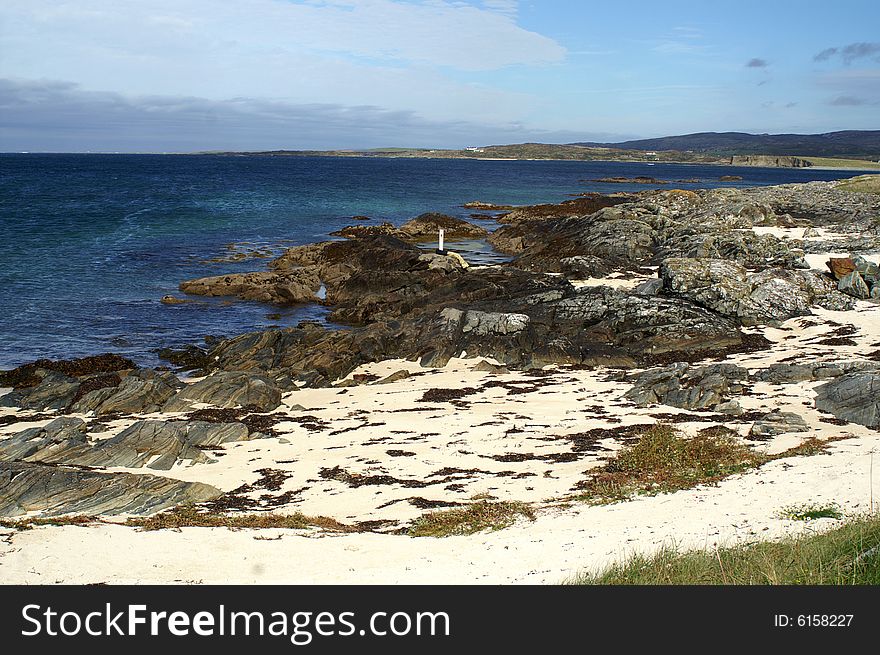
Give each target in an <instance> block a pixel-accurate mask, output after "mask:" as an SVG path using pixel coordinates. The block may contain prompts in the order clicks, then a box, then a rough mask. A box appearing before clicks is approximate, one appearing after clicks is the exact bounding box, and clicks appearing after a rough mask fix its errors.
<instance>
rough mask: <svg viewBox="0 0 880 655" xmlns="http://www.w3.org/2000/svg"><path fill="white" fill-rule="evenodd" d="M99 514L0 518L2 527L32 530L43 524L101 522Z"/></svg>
mask: <svg viewBox="0 0 880 655" xmlns="http://www.w3.org/2000/svg"><path fill="white" fill-rule="evenodd" d="M101 522H102V521H101V519H99V518H98V517H97V516H84V515H82V514H74V515H71V516H50V517H45V518H44V517H39V518H37V517H34V518H25V519H0V528H11V529H13V530H30V529H32V528H36V527H39V526H42V525H91V524H93V523H101Z"/></svg>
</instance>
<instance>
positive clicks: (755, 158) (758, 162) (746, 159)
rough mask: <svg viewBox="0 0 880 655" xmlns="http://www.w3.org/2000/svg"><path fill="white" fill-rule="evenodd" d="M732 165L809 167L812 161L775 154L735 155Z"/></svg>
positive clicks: (731, 161) (731, 160) (731, 159)
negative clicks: (775, 155) (776, 155)
mask: <svg viewBox="0 0 880 655" xmlns="http://www.w3.org/2000/svg"><path fill="white" fill-rule="evenodd" d="M730 164H731V165H732V166H775V167H778V168H807V167H808V166H812V165H813V164H812V162H809V161H807V160H806V159H799V158H797V157H774V156H773V155H734V156H733V157H731V158H730Z"/></svg>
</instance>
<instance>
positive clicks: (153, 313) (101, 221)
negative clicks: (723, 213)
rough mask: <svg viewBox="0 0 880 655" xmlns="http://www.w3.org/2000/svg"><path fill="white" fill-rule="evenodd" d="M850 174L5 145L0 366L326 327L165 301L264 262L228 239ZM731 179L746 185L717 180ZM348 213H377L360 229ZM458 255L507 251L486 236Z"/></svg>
mask: <svg viewBox="0 0 880 655" xmlns="http://www.w3.org/2000/svg"><path fill="white" fill-rule="evenodd" d="M854 174H857V173H855V172H852V171H829V170H814V169H783V168H733V167H717V166H701V165H686V164H661V163H657V164H655V165H647V164H642V163H616V162H574V161H477V160H446V159H385V158H344V157H340V158H336V157H264V156H263V157H261V156H212V155H97V154H0V234H2V235H3V236H2V250H0V282H2V286H3V303H2V312H0V368H10V367H13V366H17V365H19V364H22V363H24V362H28V361H32V360H34V359H38V358H41V357H48V358H70V357H80V356H85V355H93V354H98V353H102V352H117V353H120V354H123V355H126V356H128V357H131V358H132V359H134V360H135V361H137V362H138V363H139V364H142V365H145V366H153V365H157V364H158V363H159V360H158V358H157V356H156V350H158V349H159V348H162V347H168V346H175V347H176V346H182V345H185V344H203V343H204V338H205V337H206V336H218V337H222V336H231V335H235V334H240V333H242V332H247V331H250V330H255V329H265V328H268V327H270V326H293V325H296V324H297V323H298V322H299V321H301V320H304V319H310V320H319V321H323V320H324V317H325V316H326V313H327V310H326V309H325V308H324V307H321V306H318V305H307V306H297V307H272V306H267V305H264V304H260V303H253V302H242V301H230V300H229V299H203V298H200V299H199V300H200V301H202V302H197V303H187V304H179V305H167V304H163V303H162V302H160V299H161V298H162V296H164V295H166V294H172V295H177V296H180V295H182V294H180V293H179V292H178V290H177V285H178V284H179V283H180V282H181V281H182V280H187V279H191V278H195V277H202V276H207V275H220V274H222V273H229V272H237V271H247V270H263V269H265V267H266V263H267V261H268V260H267V259H248V260H244V261H231V260H230V255H231V254H233V253H234V251H231V250H230V249H229V248H228V246H229V244H233V243H235V244H243V243H244V244H245V245H242V246H239V248H238V250H239V251H240V250H242V249H250V248H261V249H264V250H265V252H267V253H269V252H271V253H276V254H278V253H280V252H281V251H282V250H283V248H285V247H290V246H292V245H298V244H303V243H309V242H313V241H320V240H324V239H327V238H328V236H327V235H328V233H329V232H332V231H334V230H337V229H339V228H341V227H344V226H346V225H351V224H353V223H358V224H373V223H379V222H382V221H389V222H391V223H394V224H395V225H399V224H401V223H404V222H405V221H407V220H409V219H410V218H412V217H414V216H417V215H418V214H421V213H423V212H427V211H438V212H443V213H446V214H451V215H453V216H460V217H462V218H467V217H468V215H469V214H470V213H472V212H471V210H467V209H464V208H462V207H461V205H462V204H463V203H465V202H467V201H470V200H482V201H486V202H492V203H497V204H535V203H541V202H561V201H563V200H566V199H567V198H569V197H571V194H577V193H582V192H585V191H599V192H605V193H611V192H615V191H640V190H645V189H646V188H649V187H646V186H644V185H628V184H604V183H597V182H588V181H586V180H595V179H599V178H603V177H615V176H619V177H630V178H631V177H635V176H639V175H645V176H651V177H656V178H658V179H662V180H673V181H674V180H684V179H688V180H690V179H696V180H699V181H698V182H690V183H675V184H673V185H670V187H669V188H685V189H694V188H701V187H715V186H740V187H742V186H757V185H768V184H783V183H789V182H806V181H810V180H834V179H839V178H844V177H850V176H852V175H854ZM721 175H738V176H741V177H742V178H743V179H742V180H741V181H733V182H720V181H719V179H718V178H719V177H720V176H721ZM354 215H366V216H369V217H370V218H371V219H372V220H371V222H370V223H366V222H363V223H361V222H360V221H357V222H355V221H352V218H351V217H352V216H354ZM481 224H483V225H485V226H486V227H489V228H491V227H492V226H493V223H492V222H488V223H486V222H481ZM245 242H246V243H245ZM463 254H464V255H465V257H466V258H468V259H471V260H476V261H481V262H491V261H501V260H503V259H504V257H502V256H499V255H498V254H497V253H493V252H492V251H491V249H490V248H489V247H488V246H486V245H485V244H479V243H477V244H473V243H472V244H467V245H466V246H465V247H464V252H463ZM210 260H215V261H210ZM216 260H220V261H216Z"/></svg>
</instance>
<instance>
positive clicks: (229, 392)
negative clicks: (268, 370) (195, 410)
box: [162, 371, 281, 412]
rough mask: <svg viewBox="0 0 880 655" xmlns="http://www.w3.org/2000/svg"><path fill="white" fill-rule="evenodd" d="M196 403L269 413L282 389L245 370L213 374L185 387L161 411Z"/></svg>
mask: <svg viewBox="0 0 880 655" xmlns="http://www.w3.org/2000/svg"><path fill="white" fill-rule="evenodd" d="M194 403H205V404H207V405H211V406H213V407H228V408H232V407H250V406H253V407H255V408H258V409H259V410H260V411H264V412H268V411H271V410H273V409H275V408H276V407H278V405H280V404H281V389H280V388H279V387H277V386H276V385H275V383H274V382H273V381H272V380H270V379H269V378H267V377H264V376H261V375H254V374H252V373H248V372H243V371H228V372H221V373H214V374H212V375H209V376H208V377H206V378H204V379H202V380H198V381H197V382H193V383H191V384H187V385H184V386H183V388H182V389H181V390H180V391H179V392H178V393H177V394H176V395H175V396H174V397H173V398H171V399H170V400H168V402H166V403H165V405H164V406H163V408H162V411H165V412H182V411H186V410H189V409H190V408H191V406H192V405H193V404H194Z"/></svg>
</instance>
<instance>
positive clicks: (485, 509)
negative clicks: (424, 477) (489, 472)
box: [407, 500, 535, 537]
mask: <svg viewBox="0 0 880 655" xmlns="http://www.w3.org/2000/svg"><path fill="white" fill-rule="evenodd" d="M520 517H526V518H528V519H530V520H532V521H534V520H535V513H534V511H533V510H532V508H531V507H530V506H529V505H527V504H526V503H520V502H511V501H503V502H492V501H488V500H480V501H478V502H476V503H472V504H470V505H468V506H467V507H462V508H456V509H449V510H441V511H437V512H428V513H427V514H424V515H422V516H420V517H419V518H417V519H416V520H415V521H413V523H412V525H411V526H410V527H409V530H408V531H407V534H409V535H410V536H411V537H450V536H453V535H468V534H474V533H476V532H481V531H482V530H501V529H502V528H506V527H508V526H510V525H513V523H514V522H515V521H516V520H517V519H518V518H520Z"/></svg>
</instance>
